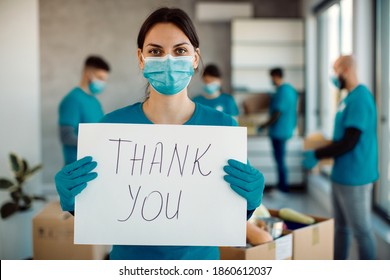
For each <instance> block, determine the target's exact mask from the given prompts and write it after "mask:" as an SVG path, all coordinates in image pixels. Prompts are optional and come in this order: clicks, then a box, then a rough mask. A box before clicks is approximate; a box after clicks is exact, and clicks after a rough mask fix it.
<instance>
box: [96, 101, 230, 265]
mask: <svg viewBox="0 0 390 280" xmlns="http://www.w3.org/2000/svg"><path fill="white" fill-rule="evenodd" d="M195 104H196V103H195ZM101 122H103V123H135V124H152V122H151V121H150V120H149V119H148V118H147V117H146V116H145V114H144V112H143V110H142V103H136V104H134V105H130V106H127V107H124V108H122V109H119V110H116V111H114V112H112V113H109V114H107V115H106V116H104V118H103V119H102V121H101ZM184 125H216V126H237V122H236V121H235V120H234V119H233V118H232V117H231V116H229V115H227V114H225V113H221V112H218V111H216V110H213V109H211V108H209V107H206V106H203V105H201V104H196V107H195V111H194V114H193V115H192V117H191V118H190V119H189V120H188V121H187V122H186V123H185V124H184ZM156 234H158V233H157V232H156ZM110 259H113V260H115V259H116V260H118V259H119V260H124V259H127V260H150V259H155V260H204V259H219V249H218V247H210V246H141V245H137V246H134V245H113V247H112V251H111V253H110Z"/></svg>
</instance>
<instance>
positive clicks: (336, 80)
mask: <svg viewBox="0 0 390 280" xmlns="http://www.w3.org/2000/svg"><path fill="white" fill-rule="evenodd" d="M330 80H331V82H332V84H333V85H334V86H335V87H336V88H340V80H339V77H337V76H335V75H332V76H331V77H330Z"/></svg>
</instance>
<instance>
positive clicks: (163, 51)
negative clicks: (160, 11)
mask: <svg viewBox="0 0 390 280" xmlns="http://www.w3.org/2000/svg"><path fill="white" fill-rule="evenodd" d="M167 54H170V55H172V56H175V57H176V56H194V62H193V66H194V69H196V68H198V65H199V49H195V48H194V46H193V45H192V44H191V42H190V40H189V39H188V37H187V36H186V35H185V34H184V32H183V31H181V30H180V29H179V28H178V27H177V26H176V25H174V24H172V23H158V24H156V25H155V26H153V27H152V28H151V29H150V30H149V31H148V33H147V34H146V36H145V41H144V45H143V49H142V50H141V49H138V63H139V66H140V68H141V69H142V70H143V69H144V60H143V58H142V55H143V56H144V57H164V56H166V55H167Z"/></svg>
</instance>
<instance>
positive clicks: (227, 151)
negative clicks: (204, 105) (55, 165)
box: [74, 124, 247, 246]
mask: <svg viewBox="0 0 390 280" xmlns="http://www.w3.org/2000/svg"><path fill="white" fill-rule="evenodd" d="M246 137H247V133H246V128H244V127H222V126H185V125H140V124H81V125H80V126H79V135H78V158H79V159H80V158H82V157H84V156H87V155H90V156H92V157H93V159H94V160H95V161H97V163H98V166H97V167H96V169H95V171H96V172H97V173H98V177H97V178H96V179H95V180H93V181H91V182H89V183H88V185H87V187H86V188H85V189H84V190H83V191H82V192H81V193H80V194H79V195H77V196H76V205H75V236H74V241H75V243H76V244H108V245H111V244H113V245H114V244H118V245H183V246H184V245H194V246H244V245H245V243H246V224H245V221H246V202H245V199H244V198H242V197H241V196H239V195H238V194H236V193H235V192H234V191H233V190H232V189H231V188H230V187H229V185H228V183H226V182H225V181H224V179H223V176H224V175H225V172H224V171H223V166H224V165H226V164H227V160H228V159H230V158H233V159H237V160H239V161H241V162H246V160H247V159H246V158H247V141H246Z"/></svg>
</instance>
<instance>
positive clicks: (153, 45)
mask: <svg viewBox="0 0 390 280" xmlns="http://www.w3.org/2000/svg"><path fill="white" fill-rule="evenodd" d="M181 45H190V44H189V43H187V42H183V43H179V44H176V45H174V46H173V47H174V48H176V47H178V46H181ZM148 46H151V47H155V48H163V47H162V46H160V45H157V44H153V43H151V44H147V45H146V47H148Z"/></svg>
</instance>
